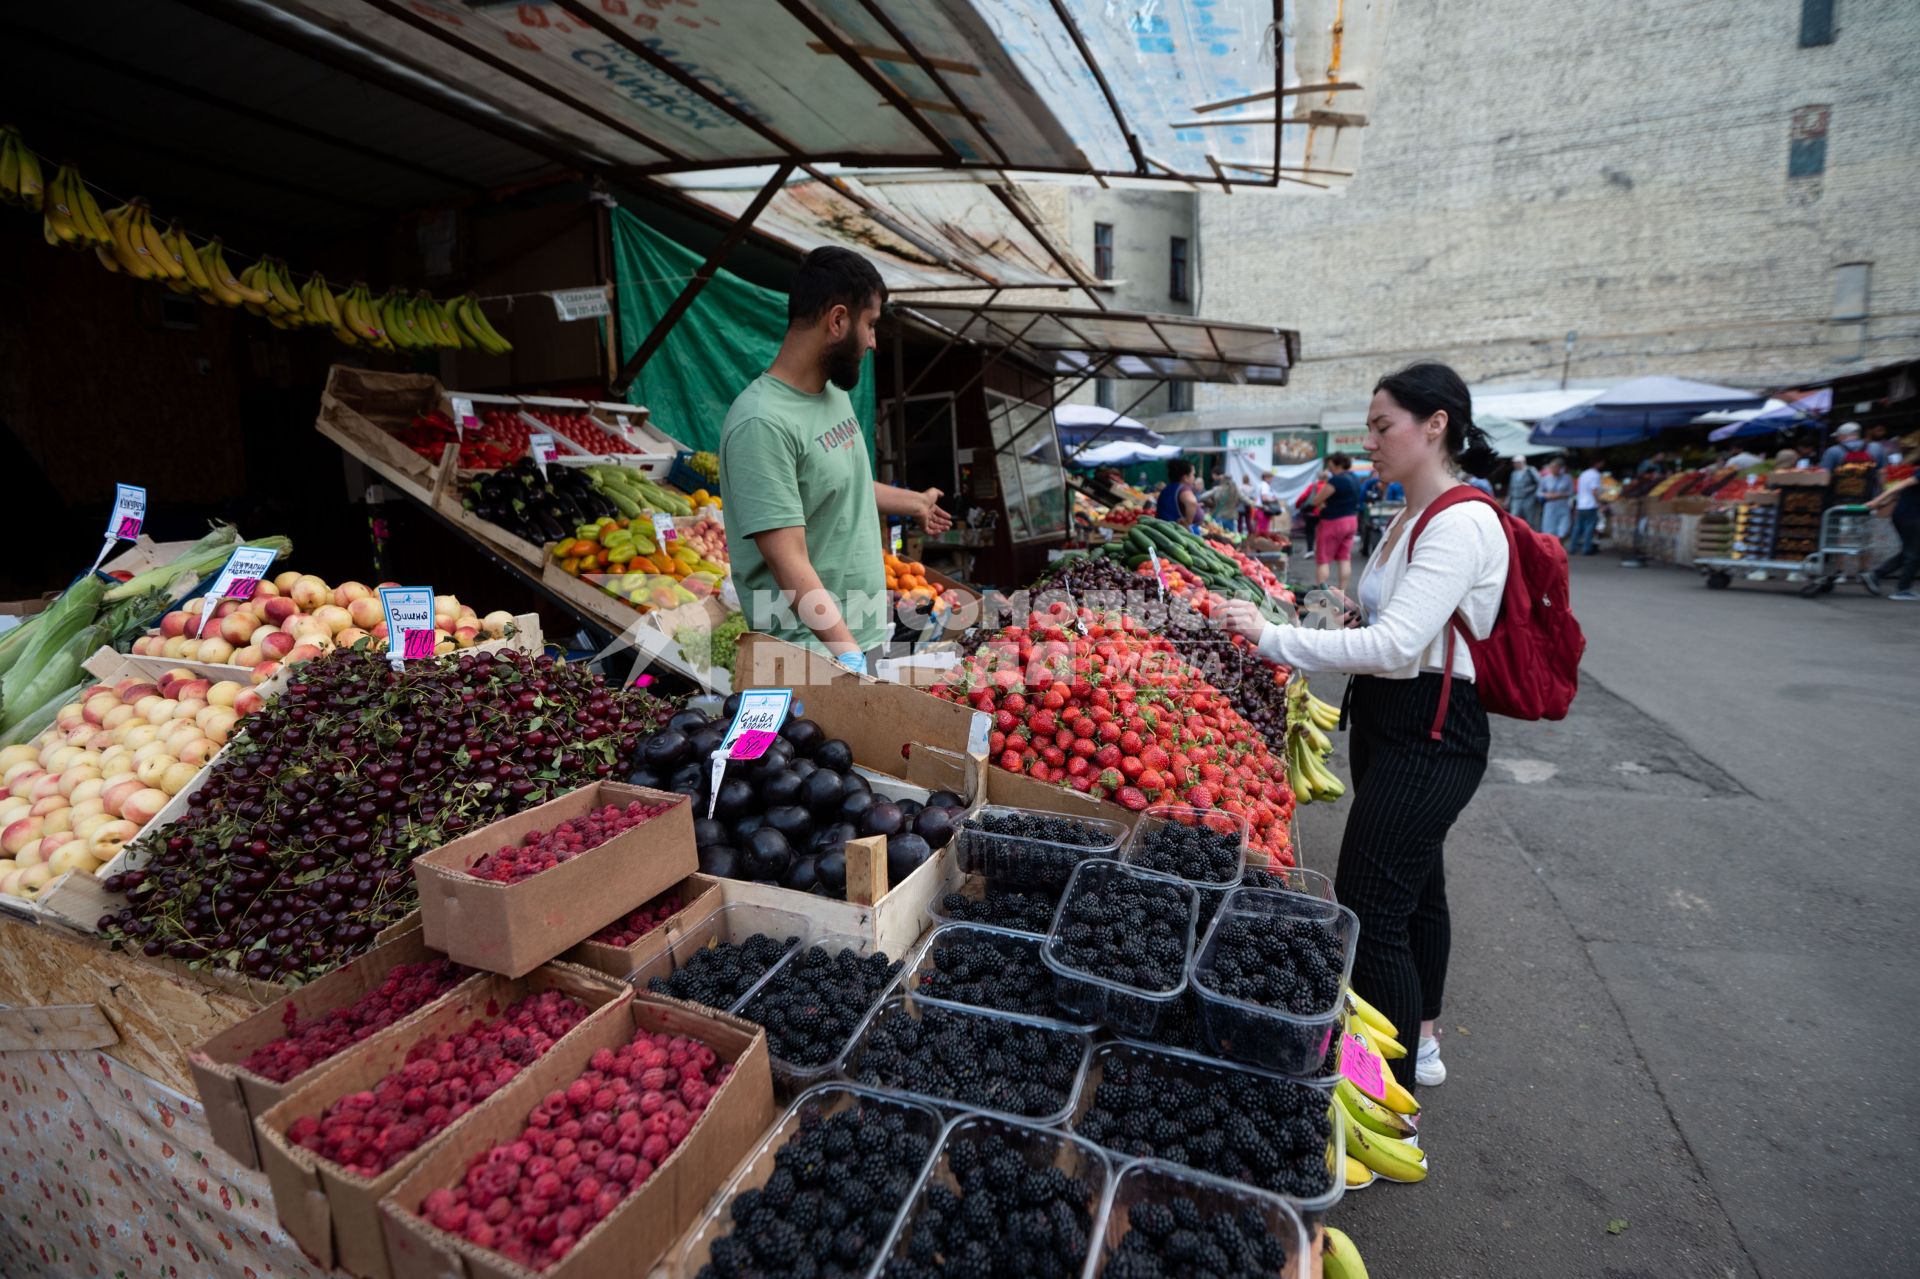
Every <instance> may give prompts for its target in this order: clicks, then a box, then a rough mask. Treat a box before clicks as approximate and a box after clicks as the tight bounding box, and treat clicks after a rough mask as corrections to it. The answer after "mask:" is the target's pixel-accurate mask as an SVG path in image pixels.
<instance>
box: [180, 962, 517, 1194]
mask: <svg viewBox="0 0 1920 1279" xmlns="http://www.w3.org/2000/svg"><path fill="white" fill-rule="evenodd" d="M439 958H441V956H440V955H439V954H438V953H437V952H435V951H432V950H429V949H428V948H427V943H426V938H425V936H424V935H423V934H422V933H421V932H420V930H419V928H418V927H417V926H416V927H415V928H414V929H412V930H411V931H409V932H406V933H403V934H401V935H400V936H399V937H396V938H395V939H394V940H392V941H390V942H387V943H385V944H384V945H380V946H376V947H374V948H373V949H372V950H370V951H368V952H367V953H366V954H364V955H361V956H358V957H357V958H354V959H350V960H348V961H347V962H346V963H344V964H342V965H341V966H340V967H338V968H336V969H334V970H333V971H332V972H330V973H328V974H327V975H326V976H325V977H322V978H321V979H320V980H318V981H316V982H314V983H312V984H311V985H307V986H302V987H300V989H298V990H296V991H294V992H293V993H292V994H290V995H288V996H287V997H286V998H285V999H282V1000H280V1001H279V1002H278V1003H274V1004H269V1005H267V1006H266V1007H265V1008H262V1009H261V1010H260V1011H259V1012H257V1013H255V1014H254V1015H253V1016H251V1017H248V1018H247V1019H246V1020H245V1021H241V1022H238V1023H236V1024H234V1025H232V1026H229V1027H227V1028H226V1029H225V1030H223V1031H221V1032H220V1033H219V1034H217V1035H214V1036H212V1037H211V1038H209V1039H206V1040H203V1041H202V1042H201V1043H199V1044H196V1045H194V1047H192V1048H191V1049H189V1050H188V1051H187V1065H188V1067H189V1068H190V1069H191V1070H192V1071H193V1082H194V1086H195V1087H197V1088H198V1089H199V1090H200V1105H201V1106H202V1107H203V1108H204V1109H205V1110H206V1112H207V1127H208V1128H210V1129H212V1130H213V1140H214V1144H216V1145H218V1146H219V1147H220V1149H222V1150H224V1151H226V1152H227V1153H228V1154H229V1155H232V1156H233V1157H234V1158H235V1159H237V1160H239V1161H240V1163H241V1164H243V1165H245V1166H246V1167H248V1168H258V1167H260V1154H259V1149H258V1147H257V1146H256V1145H255V1144H254V1138H253V1121H254V1117H255V1116H257V1115H264V1114H266V1113H267V1111H269V1110H271V1109H273V1107H274V1106H276V1105H278V1104H279V1102H280V1101H281V1099H282V1098H284V1097H286V1096H287V1095H288V1094H289V1093H294V1092H298V1091H299V1090H300V1089H301V1088H302V1087H304V1086H305V1085H306V1083H307V1082H308V1081H309V1080H311V1079H313V1078H315V1077H316V1076H317V1075H318V1073H319V1072H320V1071H323V1070H325V1069H327V1068H328V1067H329V1066H332V1065H333V1064H334V1063H335V1062H337V1061H339V1060H340V1057H339V1055H338V1054H336V1055H335V1056H333V1057H330V1058H328V1059H327V1060H326V1061H323V1062H321V1063H320V1064H319V1065H317V1066H314V1067H313V1068H312V1069H310V1070H307V1071H303V1072H302V1073H300V1074H298V1075H295V1076H294V1077H293V1078H291V1079H289V1080H287V1081H286V1082H285V1083H275V1082H274V1081H273V1080H271V1079H268V1078H267V1077H266V1076H264V1075H258V1074H255V1073H254V1072H253V1071H251V1070H248V1069H247V1068H246V1067H245V1066H243V1065H242V1064H241V1063H242V1062H244V1061H245V1060H246V1059H247V1058H248V1057H250V1056H251V1055H252V1054H253V1052H254V1050H255V1049H257V1048H260V1047H262V1046H264V1045H266V1044H270V1043H272V1042H273V1041H274V1040H276V1039H283V1038H285V1037H286V1034H287V1019H288V1017H289V1016H292V1017H293V1018H294V1025H295V1026H296V1027H298V1026H299V1025H301V1024H303V1023H306V1022H312V1021H317V1020H318V1019H319V1018H321V1017H323V1016H325V1015H326V1014H327V1013H330V1012H333V1011H334V1010H335V1009H339V1008H345V1007H347V1006H349V1005H350V1004H353V1003H355V1002H357V1001H358V1000H359V999H360V997H361V996H362V995H365V994H367V993H368V992H369V991H372V990H377V989H378V988H379V986H380V983H381V982H383V981H385V980H386V979H387V974H388V973H390V972H392V971H393V970H394V969H395V968H398V967H399V966H400V965H402V964H417V963H420V962H422V961H424V960H429V959H439ZM483 980H484V978H483V977H482V975H481V974H478V973H475V974H472V975H471V976H469V977H468V978H467V979H466V980H465V981H463V982H461V983H460V984H459V985H456V986H454V987H452V988H451V989H449V990H447V991H446V992H444V993H443V994H441V995H440V996H439V998H437V999H433V1000H430V1001H429V1002H427V1003H425V1004H423V1005H421V1006H420V1007H419V1008H416V1009H415V1010H414V1011H413V1012H411V1013H408V1014H407V1015H406V1016H405V1017H402V1018H401V1019H400V1020H399V1021H396V1022H394V1023H393V1024H392V1025H390V1026H387V1027H385V1028H383V1029H381V1030H378V1031H375V1032H374V1033H373V1034H372V1035H369V1036H367V1039H365V1040H362V1041H360V1042H362V1043H365V1042H368V1041H369V1040H372V1039H375V1038H378V1037H379V1036H381V1035H391V1034H399V1035H405V1034H407V1033H408V1031H407V1027H408V1026H409V1024H410V1023H412V1022H413V1021H415V1020H417V1019H419V1018H421V1017H423V1016H425V1015H427V1013H429V1012H430V1011H432V1010H433V1009H435V1008H437V1007H439V1006H440V1005H441V1004H443V1003H445V1002H447V1001H448V1000H450V999H454V998H456V997H459V996H461V995H463V994H464V993H465V992H466V989H467V987H469V986H476V985H478V984H479V983H480V982H481V981H483ZM342 1051H343V1052H344V1051H347V1050H345V1049H343V1050H342Z"/></svg>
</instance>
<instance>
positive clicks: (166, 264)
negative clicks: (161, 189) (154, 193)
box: [134, 204, 187, 280]
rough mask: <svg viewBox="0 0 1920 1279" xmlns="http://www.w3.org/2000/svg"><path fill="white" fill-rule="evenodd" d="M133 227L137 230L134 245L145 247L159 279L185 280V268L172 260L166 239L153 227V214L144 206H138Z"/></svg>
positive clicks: (171, 253)
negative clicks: (157, 270)
mask: <svg viewBox="0 0 1920 1279" xmlns="http://www.w3.org/2000/svg"><path fill="white" fill-rule="evenodd" d="M134 226H135V227H136V228H138V230H139V238H138V239H137V240H135V242H134V243H135V245H136V246H138V245H145V246H146V249H147V256H149V257H150V258H152V259H153V263H154V265H155V266H156V267H158V268H159V270H160V278H161V279H163V280H184V279H186V278H187V268H186V267H184V266H182V265H180V263H178V262H175V261H174V260H173V252H172V250H170V249H168V248H167V242H166V239H165V237H163V236H162V235H161V234H160V229H159V228H158V227H156V226H154V225H153V213H152V211H151V210H150V209H148V208H147V206H146V205H144V204H142V205H140V206H139V212H138V214H137V215H136V217H135V220H134Z"/></svg>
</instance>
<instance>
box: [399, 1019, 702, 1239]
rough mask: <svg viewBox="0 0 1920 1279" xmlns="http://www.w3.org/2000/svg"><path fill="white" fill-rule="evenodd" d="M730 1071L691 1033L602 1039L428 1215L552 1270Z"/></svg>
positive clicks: (633, 1186)
mask: <svg viewBox="0 0 1920 1279" xmlns="http://www.w3.org/2000/svg"><path fill="white" fill-rule="evenodd" d="M732 1073H733V1067H732V1066H731V1065H725V1064H722V1063H721V1062H720V1061H719V1059H718V1057H717V1056H716V1055H715V1054H714V1051H713V1049H711V1048H709V1047H707V1045H705V1044H703V1043H701V1042H700V1041H699V1040H697V1039H689V1038H687V1037H686V1036H684V1035H666V1034H662V1033H659V1032H650V1031H645V1030H643V1031H641V1032H640V1033H639V1034H637V1035H635V1036H634V1037H633V1039H632V1040H630V1041H629V1042H627V1043H624V1044H622V1045H620V1047H619V1048H618V1049H608V1048H602V1049H600V1050H599V1051H598V1052H596V1053H594V1054H593V1057H592V1060H591V1061H590V1062H589V1063H588V1069H587V1071H586V1073H585V1074H583V1075H581V1076H580V1077H579V1078H578V1079H575V1080H574V1081H573V1082H572V1083H570V1084H568V1085H567V1086H566V1087H565V1088H564V1089H558V1090H556V1091H554V1092H550V1093H548V1094H547V1096H546V1098H545V1099H544V1100H543V1101H541V1103H540V1104H539V1105H537V1106H535V1107H534V1108H533V1113H532V1114H530V1115H528V1116H527V1126H526V1127H525V1128H524V1129H522V1130H521V1132H520V1135H519V1136H518V1137H517V1138H515V1139H514V1140H512V1141H506V1142H501V1143H500V1144H499V1145H497V1146H494V1147H493V1148H492V1149H490V1150H486V1151H483V1152H482V1153H480V1154H478V1155H475V1156H474V1158H473V1162H472V1163H470V1164H468V1165H467V1171H466V1175H465V1176H464V1177H463V1178H462V1179H461V1182H460V1184H459V1185H458V1186H454V1187H452V1188H451V1189H441V1190H436V1191H434V1192H433V1193H432V1194H430V1195H428V1196H427V1197H426V1199H425V1200H424V1201H422V1202H421V1204H420V1208H419V1213H420V1215H421V1216H422V1217H425V1218H426V1219H427V1220H428V1221H429V1222H431V1223H432V1224H433V1225H434V1226H436V1227H438V1228H439V1229H441V1230H444V1231H447V1232H448V1233H449V1234H455V1235H459V1236H460V1237H461V1238H463V1239H465V1240H467V1242H469V1243H472V1244H476V1245H478V1246H479V1247H482V1248H490V1249H492V1250H493V1251H495V1252H498V1253H499V1254H500V1255H501V1256H503V1257H506V1258H507V1259H509V1260H511V1261H517V1262H519V1263H520V1264H521V1265H525V1266H531V1267H532V1268H533V1269H535V1270H544V1269H545V1268H546V1267H548V1266H550V1265H552V1264H553V1263H554V1262H556V1261H558V1260H560V1259H561V1258H562V1257H564V1256H566V1255H567V1253H568V1252H570V1251H571V1250H572V1249H573V1246H574V1245H575V1244H577V1243H578V1242H579V1241H580V1239H581V1237H582V1236H584V1235H585V1234H586V1233H587V1232H588V1231H589V1230H592V1229H593V1227H594V1226H595V1225H596V1224H597V1223H598V1222H600V1221H601V1220H602V1219H603V1218H605V1217H607V1216H608V1215H609V1214H611V1213H612V1212H613V1210H614V1209H616V1208H618V1207H619V1206H620V1203H621V1201H622V1200H624V1199H625V1198H626V1197H627V1196H628V1195H630V1194H632V1193H633V1192H634V1191H635V1190H637V1189H638V1188H639V1187H640V1185H641V1184H642V1183H644V1182H645V1181H646V1180H647V1178H649V1177H651V1176H652V1175H653V1173H654V1170H655V1169H657V1168H658V1167H659V1166H660V1165H661V1164H663V1163H665V1162H666V1161H667V1158H668V1156H670V1155H671V1154H672V1153H673V1152H674V1150H675V1149H676V1148H677V1147H678V1146H679V1145H680V1143H681V1142H683V1141H685V1140H686V1139H687V1134H688V1133H690V1132H692V1131H693V1126H694V1125H695V1124H696V1123H698V1122H699V1121H700V1116H701V1114H702V1113H703V1112H704V1111H705V1110H706V1108H707V1103H708V1102H710V1101H712V1100H713V1095H714V1094H715V1093H716V1092H718V1091H719V1090H720V1086H721V1085H722V1084H724V1083H726V1081H727V1078H728V1076H729V1075H731V1074H732Z"/></svg>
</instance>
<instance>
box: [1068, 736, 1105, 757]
mask: <svg viewBox="0 0 1920 1279" xmlns="http://www.w3.org/2000/svg"><path fill="white" fill-rule="evenodd" d="M1067 749H1068V750H1070V751H1072V752H1073V753H1074V755H1075V757H1076V758H1080V759H1090V758H1092V756H1093V754H1094V752H1096V751H1098V750H1099V749H1100V748H1099V747H1098V746H1095V745H1094V744H1093V739H1092V738H1091V737H1076V738H1074V739H1073V741H1072V742H1071V743H1070V744H1069V745H1068V746H1067Z"/></svg>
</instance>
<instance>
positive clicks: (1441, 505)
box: [1407, 484, 1511, 742]
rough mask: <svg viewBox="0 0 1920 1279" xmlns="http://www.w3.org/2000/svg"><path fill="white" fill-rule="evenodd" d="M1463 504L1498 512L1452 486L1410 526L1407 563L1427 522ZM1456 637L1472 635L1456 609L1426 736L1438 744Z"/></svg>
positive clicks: (1468, 489)
mask: <svg viewBox="0 0 1920 1279" xmlns="http://www.w3.org/2000/svg"><path fill="white" fill-rule="evenodd" d="M1462 502H1485V503H1486V504H1487V505H1488V506H1491V507H1493V508H1494V510H1496V511H1498V510H1499V509H1500V503H1498V502H1496V501H1494V500H1493V498H1492V497H1490V496H1489V495H1488V494H1485V493H1482V492H1481V491H1480V490H1479V489H1477V488H1474V487H1473V486H1472V485H1471V484H1456V485H1454V486H1453V487H1452V488H1450V489H1448V490H1447V491H1446V492H1444V493H1442V494H1441V495H1440V496H1439V497H1436V498H1434V499H1433V501H1431V502H1428V503H1427V509H1426V510H1424V511H1422V512H1420V518H1419V519H1417V520H1415V521H1414V522H1413V528H1412V529H1411V530H1410V531H1409V532H1408V534H1407V559H1408V560H1409V561H1411V560H1412V559H1413V544H1414V543H1415V542H1416V541H1418V540H1419V537H1420V531H1421V530H1422V529H1424V528H1426V526H1427V522H1428V521H1429V520H1431V519H1433V517H1434V516H1436V515H1438V514H1440V512H1442V511H1444V510H1446V509H1447V508H1448V507H1451V506H1458V505H1460V503H1462ZM1509 540H1511V538H1509ZM1456 634H1460V635H1468V636H1469V638H1471V634H1470V633H1469V632H1468V630H1467V624H1466V622H1465V620H1464V619H1462V618H1461V616H1460V612H1459V610H1458V609H1456V610H1454V614H1453V616H1452V617H1450V618H1448V619H1447V643H1446V647H1445V649H1444V650H1443V654H1444V655H1443V656H1442V658H1441V671H1440V706H1439V708H1438V709H1437V710H1435V711H1434V713H1433V728H1432V729H1431V730H1430V731H1429V732H1428V734H1427V735H1428V736H1429V737H1431V738H1432V739H1433V740H1434V741H1436V742H1437V741H1439V740H1440V735H1441V730H1442V729H1443V728H1444V727H1445V726H1446V722H1447V703H1448V702H1449V701H1450V700H1452V696H1453V641H1454V636H1455V635H1456Z"/></svg>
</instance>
